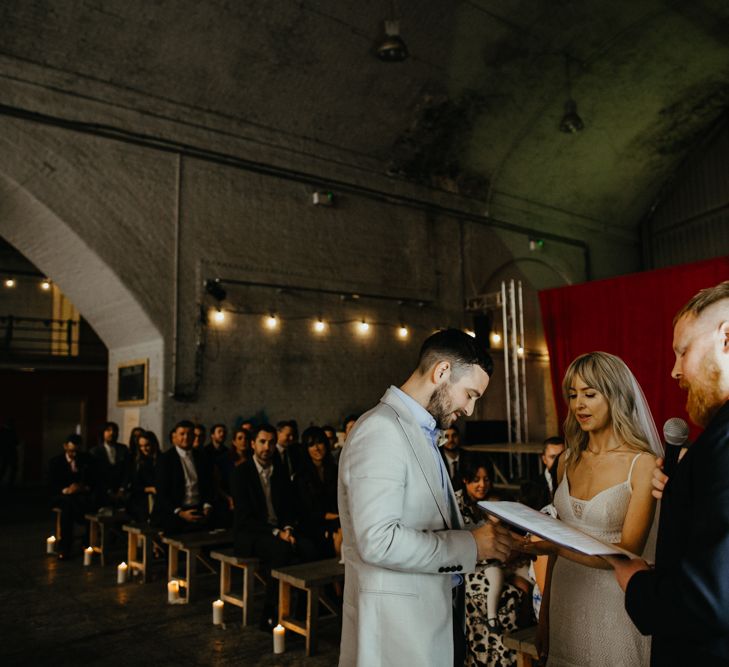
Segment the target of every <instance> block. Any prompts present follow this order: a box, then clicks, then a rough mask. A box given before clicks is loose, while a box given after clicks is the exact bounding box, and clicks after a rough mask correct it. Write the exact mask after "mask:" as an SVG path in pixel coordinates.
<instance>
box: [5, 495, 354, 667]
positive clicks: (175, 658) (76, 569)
mask: <svg viewBox="0 0 729 667" xmlns="http://www.w3.org/2000/svg"><path fill="white" fill-rule="evenodd" d="M0 526H1V528H0V530H1V531H2V532H1V533H0V534H1V535H2V538H1V539H0V545H1V547H0V665H3V667H9V666H10V665H37V664H45V665H53V666H55V665H67V664H69V665H70V664H74V665H97V664H98V665H102V664H103V665H104V666H105V667H111V666H113V665H125V666H127V667H128V666H129V665H150V666H153V667H157V666H160V665H178V666H179V665H245V666H247V665H251V666H253V665H270V666H274V665H302V666H303V665H306V666H307V667H309V666H312V667H324V666H329V665H336V664H337V660H338V656H339V633H340V625H339V621H338V619H331V620H324V621H322V622H321V625H320V640H319V653H318V655H316V656H314V657H312V658H307V657H306V655H305V652H304V640H303V637H299V636H298V635H294V634H292V633H290V632H287V635H286V649H287V650H286V652H285V653H284V654H283V655H280V656H274V655H273V652H272V639H271V636H270V635H267V634H265V633H263V632H261V631H260V630H259V629H258V628H257V626H251V627H247V628H242V627H241V620H240V610H239V609H238V608H233V607H231V606H229V605H226V608H225V615H224V619H225V621H226V624H225V626H224V627H222V628H221V627H216V626H214V625H213V624H212V611H211V603H212V601H213V600H214V599H217V597H218V585H219V583H218V577H217V576H213V575H209V576H205V577H201V580H200V581H201V586H200V596H199V599H198V601H196V602H192V603H190V604H188V605H177V606H171V605H167V604H166V583H165V576H164V573H163V571H162V570H161V571H160V574H159V575H158V578H157V579H155V580H154V581H153V582H151V583H148V584H146V585H145V584H138V583H129V584H125V585H122V586H119V585H117V584H116V565H117V563H118V562H120V561H122V560H125V558H126V555H125V553H126V552H125V551H124V550H122V549H119V550H118V552H117V553H116V554H115V555H114V556H112V558H111V559H110V560H111V563H110V564H107V565H106V567H104V568H102V567H101V566H100V565H98V564H94V565H93V566H91V567H88V568H85V567H83V564H82V563H83V559H82V558H81V557H80V556H79V558H75V559H73V560H71V561H64V562H59V561H58V560H56V558H55V557H53V556H46V554H45V540H46V537H47V536H48V535H50V534H51V533H52V532H53V528H52V517H51V513H50V511H49V506H48V504H47V503H46V501H45V498H44V497H43V493H42V492H39V491H37V490H36V491H34V490H31V489H20V490H16V491H15V492H14V493H13V494H12V495H11V494H8V492H7V491H6V490H3V491H2V497H0ZM78 545H79V550H80V548H81V540H79V541H78ZM119 546H120V547H121V544H120V545H119ZM261 603H262V598H261V597H260V596H258V597H257V599H256V611H258V609H260V606H261Z"/></svg>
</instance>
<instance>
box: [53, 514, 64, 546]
mask: <svg viewBox="0 0 729 667" xmlns="http://www.w3.org/2000/svg"><path fill="white" fill-rule="evenodd" d="M51 512H54V513H55V515H56V532H55V533H53V534H54V535H55V536H56V544H58V540H60V539H61V513H62V512H63V510H62V509H61V508H60V507H53V508H51Z"/></svg>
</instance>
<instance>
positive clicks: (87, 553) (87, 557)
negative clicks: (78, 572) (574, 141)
mask: <svg viewBox="0 0 729 667" xmlns="http://www.w3.org/2000/svg"><path fill="white" fill-rule="evenodd" d="M93 557H94V550H93V548H92V547H86V548H85V549H84V566H85V567H88V566H89V565H91V559H92V558H93Z"/></svg>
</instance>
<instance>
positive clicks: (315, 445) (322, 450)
mask: <svg viewBox="0 0 729 667" xmlns="http://www.w3.org/2000/svg"><path fill="white" fill-rule="evenodd" d="M301 445H302V447H303V450H304V457H303V460H302V463H301V466H300V468H299V472H297V473H296V475H295V477H294V482H295V485H296V490H297V492H298V497H297V500H298V505H299V518H300V532H301V534H303V535H306V536H307V537H308V538H309V539H310V540H311V541H312V543H313V544H314V546H315V547H316V550H317V554H318V557H319V558H331V557H333V556H335V555H336V556H340V554H341V546H342V529H341V527H340V525H339V510H338V509H337V466H336V464H335V463H334V460H333V459H332V455H331V451H330V445H329V438H328V437H327V434H326V433H325V431H324V429H321V428H318V427H316V426H310V427H309V428H307V429H306V430H305V431H304V432H303V433H302V435H301Z"/></svg>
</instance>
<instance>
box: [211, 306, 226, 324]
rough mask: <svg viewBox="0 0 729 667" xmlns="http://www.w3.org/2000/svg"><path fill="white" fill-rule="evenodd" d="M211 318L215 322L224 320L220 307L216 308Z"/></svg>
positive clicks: (218, 322)
mask: <svg viewBox="0 0 729 667" xmlns="http://www.w3.org/2000/svg"><path fill="white" fill-rule="evenodd" d="M213 319H214V320H215V322H216V323H217V324H222V323H223V322H225V313H224V312H223V311H222V310H221V309H220V308H217V309H216V310H215V312H214V313H213Z"/></svg>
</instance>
